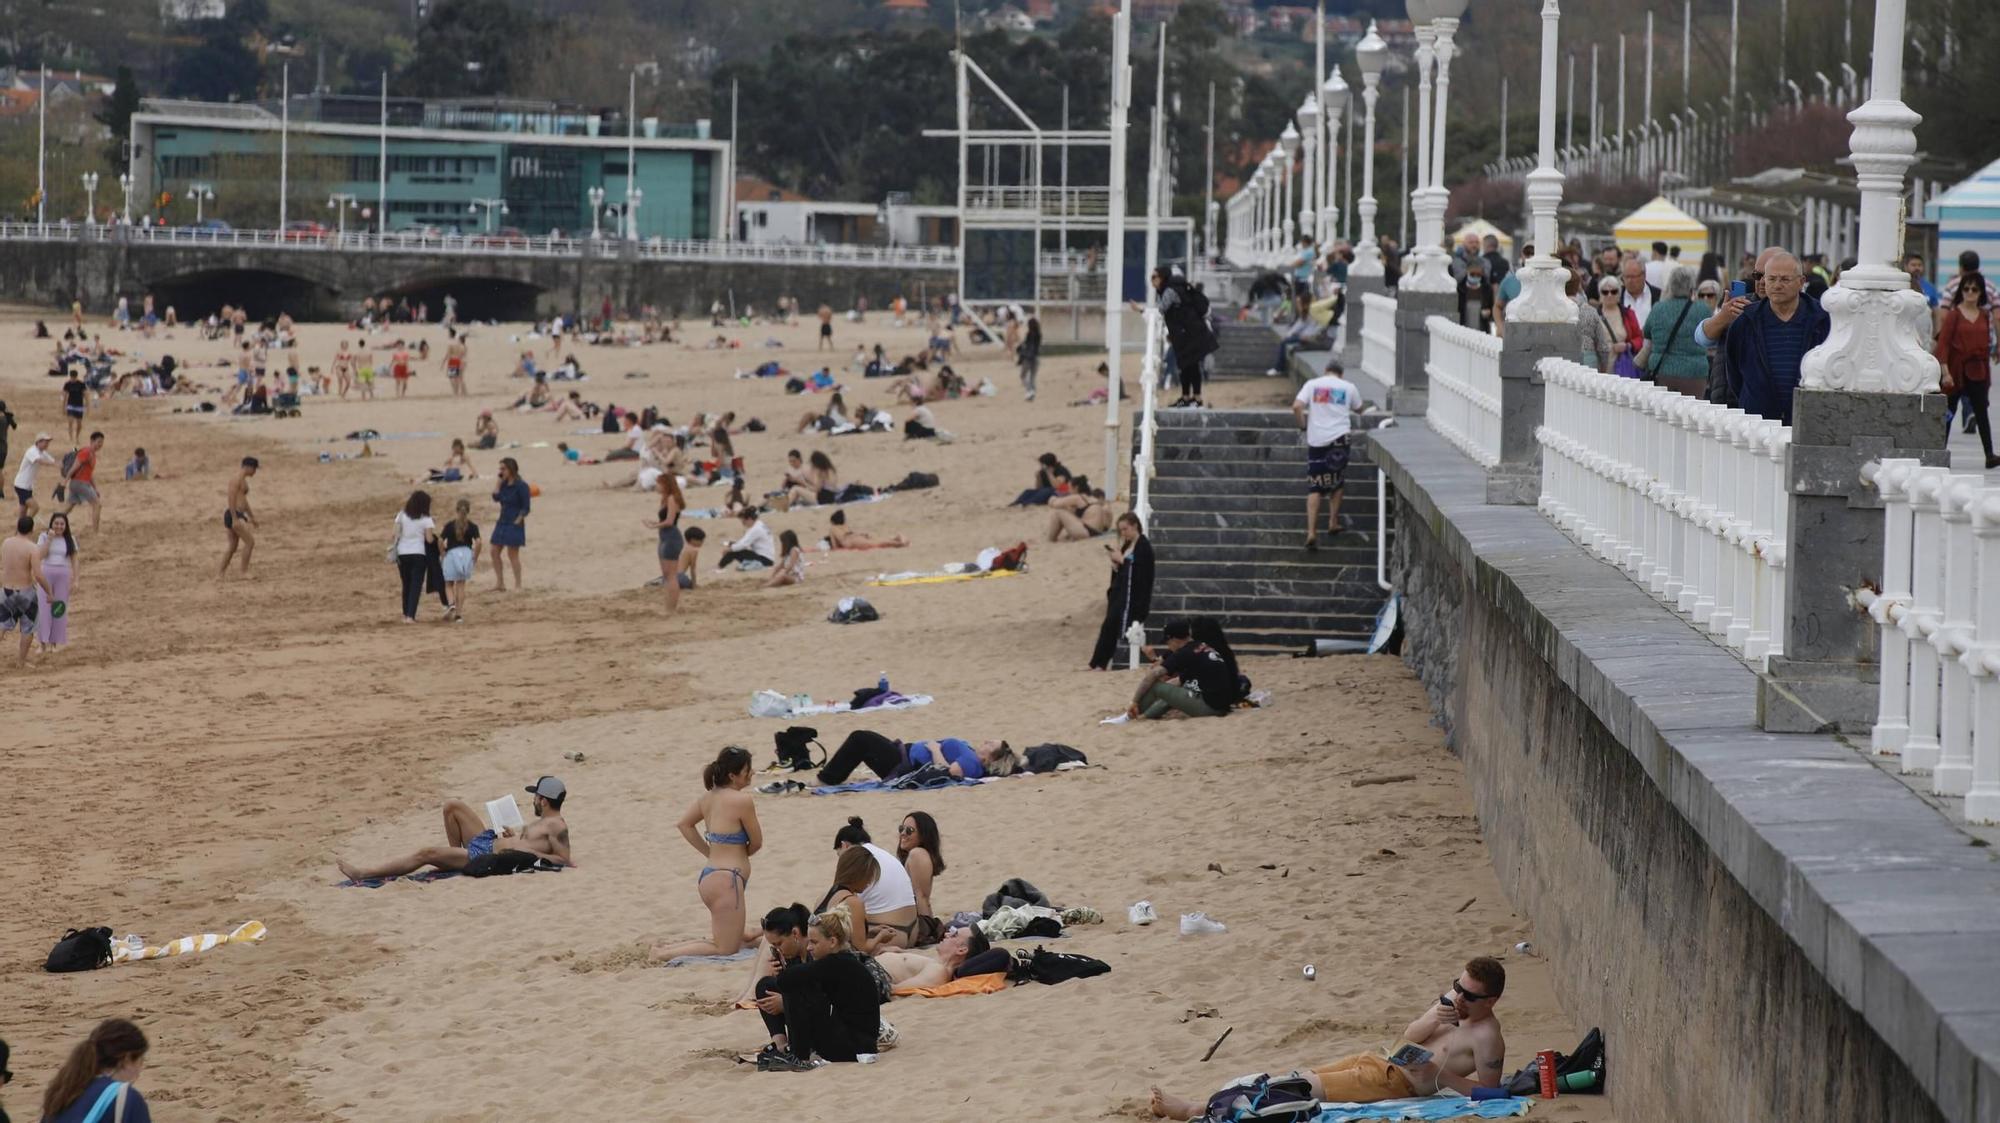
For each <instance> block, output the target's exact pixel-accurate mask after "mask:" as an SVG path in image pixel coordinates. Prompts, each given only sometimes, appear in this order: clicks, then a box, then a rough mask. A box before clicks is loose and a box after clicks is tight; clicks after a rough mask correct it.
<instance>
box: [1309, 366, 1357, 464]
mask: <svg viewBox="0 0 2000 1123" xmlns="http://www.w3.org/2000/svg"><path fill="white" fill-rule="evenodd" d="M1360 400H1361V391H1360V390H1358V389H1356V388H1355V386H1354V383H1352V382H1349V381H1348V380H1346V379H1345V378H1342V377H1340V376H1339V375H1337V374H1322V375H1320V376H1319V377H1318V378H1314V379H1310V380H1308V381H1307V382H1306V384H1305V385H1304V386H1301V387H1299V396H1298V397H1297V398H1294V399H1293V401H1294V402H1295V403H1296V404H1298V405H1302V406H1304V407H1306V443H1307V444H1308V445H1311V446H1312V447H1314V448H1321V447H1323V446H1326V445H1330V444H1332V443H1333V442H1335V441H1337V440H1339V439H1340V438H1342V437H1344V436H1346V435H1347V434H1348V433H1349V432H1351V431H1352V430H1353V428H1354V423H1353V416H1354V403H1356V402H1358V401H1360Z"/></svg>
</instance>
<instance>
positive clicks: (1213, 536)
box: [1147, 513, 1393, 561]
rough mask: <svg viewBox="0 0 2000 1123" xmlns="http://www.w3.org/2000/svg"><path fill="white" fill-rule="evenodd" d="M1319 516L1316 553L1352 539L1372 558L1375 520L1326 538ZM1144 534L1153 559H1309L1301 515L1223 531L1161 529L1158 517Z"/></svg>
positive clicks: (1345, 544) (1356, 522)
mask: <svg viewBox="0 0 2000 1123" xmlns="http://www.w3.org/2000/svg"><path fill="white" fill-rule="evenodd" d="M1320 517H1321V519H1322V521H1321V523H1320V532H1319V534H1320V539H1319V546H1320V548H1319V550H1318V551H1317V552H1318V553H1326V552H1328V551H1329V550H1335V549H1340V550H1344V549H1348V548H1349V543H1348V541H1347V540H1348V539H1350V538H1351V539H1353V540H1354V542H1353V545H1356V546H1359V547H1360V548H1363V549H1365V550H1367V551H1368V553H1369V555H1370V556H1371V557H1372V556H1373V555H1374V552H1375V520H1374V519H1373V518H1372V517H1371V518H1370V519H1369V520H1368V521H1367V522H1366V523H1363V522H1362V521H1361V520H1360V519H1359V518H1358V517H1357V518H1356V519H1355V520H1354V528H1353V529H1352V530H1349V531H1347V532H1346V533H1344V534H1341V535H1340V536H1338V537H1336V538H1329V537H1327V534H1326V523H1325V521H1324V519H1325V516H1324V515H1322V516H1320ZM1147 531H1148V533H1149V534H1150V535H1151V536H1152V538H1153V557H1154V558H1156V559H1167V558H1172V559H1174V560H1180V559H1183V558H1190V559H1193V558H1212V559H1215V560H1217V561H1221V560H1225V559H1237V555H1236V554H1235V553H1234V551H1236V550H1244V549H1257V550H1260V551H1261V550H1267V549H1268V550H1282V551H1284V552H1285V555H1286V556H1287V557H1289V556H1292V555H1297V556H1299V557H1310V556H1311V554H1309V553H1308V552H1307V550H1306V548H1305V545H1304V543H1305V538H1306V520H1305V515H1304V514H1303V513H1300V514H1297V515H1293V516H1290V517H1286V518H1280V519H1274V520H1273V524H1272V525H1270V526H1265V527H1243V526H1234V527H1229V528H1226V529H1223V528H1215V527H1186V526H1162V525H1161V524H1160V520H1159V517H1158V516H1155V517H1154V519H1153V525H1152V526H1150V527H1148V528H1147ZM1392 533H1393V532H1392ZM1240 560H1245V561H1250V560H1257V561H1263V560H1275V559H1272V558H1266V557H1265V556H1264V555H1263V554H1262V553H1259V554H1257V555H1254V556H1250V557H1244V558H1242V559H1240Z"/></svg>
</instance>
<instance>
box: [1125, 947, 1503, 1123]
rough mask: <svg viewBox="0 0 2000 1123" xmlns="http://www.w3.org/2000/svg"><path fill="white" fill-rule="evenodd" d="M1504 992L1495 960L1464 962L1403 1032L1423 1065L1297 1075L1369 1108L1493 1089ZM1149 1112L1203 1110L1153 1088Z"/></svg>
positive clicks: (1346, 1062)
mask: <svg viewBox="0 0 2000 1123" xmlns="http://www.w3.org/2000/svg"><path fill="white" fill-rule="evenodd" d="M1506 988H1507V969H1506V968H1505V967H1502V966H1500V963H1499V961H1498V960H1495V959H1492V958H1489V957H1487V956H1484V955H1482V956H1478V957H1476V958H1474V959H1471V960H1468V961H1466V964H1465V970H1463V971H1461V972H1459V975H1458V978H1457V979H1456V980H1454V981H1453V982H1452V984H1451V989H1450V990H1448V991H1446V992H1445V993H1444V994H1442V995H1440V996H1439V997H1438V1000H1437V1004H1436V1005H1434V1006H1432V1007H1431V1008H1430V1009H1428V1010H1426V1011H1424V1012H1423V1013H1422V1014H1419V1015H1417V1018H1416V1020H1415V1021H1413V1022H1411V1023H1410V1024H1409V1025H1408V1026H1407V1027H1406V1028H1405V1029H1404V1030H1403V1039H1404V1040H1406V1041H1408V1042H1410V1043H1411V1044H1414V1045H1421V1046H1423V1047H1424V1048H1425V1049H1427V1050H1429V1051H1430V1054H1431V1059H1430V1060H1428V1061H1425V1062H1423V1063H1421V1064H1417V1065H1412V1066H1410V1067H1408V1068H1402V1067H1399V1066H1397V1065H1394V1064H1392V1063H1390V1061H1389V1059H1388V1058H1387V1057H1383V1056H1381V1055H1379V1054H1377V1053H1357V1054H1355V1055H1354V1056H1351V1057H1344V1058H1342V1059H1340V1060H1337V1061H1334V1062H1333V1063H1331V1064H1328V1065H1323V1066H1321V1067H1318V1068H1309V1069H1304V1070H1301V1075H1303V1076H1305V1077H1306V1078H1307V1080H1308V1081H1309V1082H1310V1083H1311V1084H1312V1090H1313V1095H1315V1096H1317V1097H1318V1098H1319V1100H1320V1102H1322V1103H1374V1102H1376V1101H1378V1100H1396V1099H1403V1098H1405V1097H1408V1096H1428V1095H1431V1094H1433V1093H1435V1092H1437V1091H1439V1090H1441V1089H1444V1088H1450V1089H1451V1090H1452V1091H1455V1092H1459V1093H1462V1094H1464V1095H1471V1094H1472V1090H1473V1089H1474V1088H1482V1087H1484V1088H1493V1087H1498V1086H1499V1084H1500V1081H1501V1080H1503V1079H1505V1074H1504V1071H1503V1069H1504V1066H1505V1064H1506V1057H1507V1042H1506V1039H1505V1038H1503V1037H1502V1036H1501V1034H1500V1019H1499V1017H1498V1016H1496V1015H1495V1014H1494V1013H1493V1007H1494V1006H1495V1004H1497V1003H1498V1002H1499V1001H1500V992H1501V991H1503V990H1505V989H1506ZM1151 1106H1152V1109H1153V1114H1154V1115H1157V1116H1160V1117H1161V1118H1164V1119H1194V1118H1197V1117H1199V1116H1200V1115H1201V1114H1202V1112H1203V1111H1204V1110H1206V1109H1207V1105H1206V1104H1205V1103H1201V1102H1198V1101H1195V1100H1184V1099H1181V1098H1179V1097H1177V1096H1169V1095H1167V1094H1165V1093H1163V1092H1161V1091H1160V1090H1159V1089H1158V1088H1155V1089H1153V1097H1152V1104H1151Z"/></svg>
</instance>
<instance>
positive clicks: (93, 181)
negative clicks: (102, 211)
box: [83, 172, 97, 226]
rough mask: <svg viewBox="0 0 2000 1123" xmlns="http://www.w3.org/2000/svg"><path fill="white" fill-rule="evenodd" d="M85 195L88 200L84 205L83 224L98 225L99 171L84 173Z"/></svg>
mask: <svg viewBox="0 0 2000 1123" xmlns="http://www.w3.org/2000/svg"><path fill="white" fill-rule="evenodd" d="M83 196H84V198H85V200H87V201H86V202H85V203H84V205H83V206H84V211H83V224H84V225H85V226H95V225H97V173H96V172H85V173H83Z"/></svg>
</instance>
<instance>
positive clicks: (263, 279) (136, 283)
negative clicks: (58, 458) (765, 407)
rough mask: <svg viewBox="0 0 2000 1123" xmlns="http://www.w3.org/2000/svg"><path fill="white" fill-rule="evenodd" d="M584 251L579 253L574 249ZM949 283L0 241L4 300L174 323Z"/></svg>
mask: <svg viewBox="0 0 2000 1123" xmlns="http://www.w3.org/2000/svg"><path fill="white" fill-rule="evenodd" d="M584 248H585V249H587V248H588V247H584ZM956 287H957V270H956V268H955V267H954V266H950V265H930V266H925V265H891V264H877V263H863V262H805V261H798V262H793V261H742V260H736V261H731V260H710V261H699V260H691V261H676V260H662V259H659V258H654V257H641V256H638V255H636V254H633V253H631V252H629V251H628V252H626V253H623V254H618V253H615V252H612V253H606V252H599V251H593V252H581V251H580V252H577V253H569V254H564V253H519V254H514V253H503V252H463V251H459V252H453V251H449V250H441V251H432V252H426V251H423V250H416V249H387V250H375V249H350V248H345V247H342V248H338V249H336V248H333V247H329V246H319V245H308V246H292V245H211V244H186V243H162V242H145V241H120V240H117V239H101V240H100V239H88V240H86V239H76V240H60V239H51V240H43V241H30V240H9V241H5V242H0V300H8V301H15V302H20V303H25V304H30V305H46V306H49V307H51V308H63V309H66V308H67V307H68V306H69V303H70V301H72V300H82V301H83V304H84V307H85V308H86V309H88V310H90V311H92V312H108V311H110V309H111V308H112V307H113V306H114V305H116V304H117V301H118V298H119V297H120V296H126V297H130V298H131V300H132V304H133V306H134V307H135V308H136V307H137V306H138V304H139V298H140V297H141V296H143V295H145V294H147V293H151V294H153V295H154V297H155V298H156V300H157V301H158V303H159V304H160V305H161V306H162V307H164V306H166V305H173V306H175V307H176V308H177V309H178V310H179V311H180V313H181V315H182V316H184V317H185V316H190V315H205V314H207V313H208V312H209V311H211V310H212V309H214V308H215V307H218V306H219V305H221V304H224V303H228V304H234V305H238V306H240V307H244V308H246V309H247V310H248V311H249V312H250V313H251V314H252V315H253V316H264V315H276V314H277V313H278V312H280V311H288V312H290V313H291V314H292V315H293V316H294V317H297V318H300V319H336V318H343V317H347V316H351V315H353V314H354V310H355V308H356V307H357V306H358V305H359V303H360V301H361V299H362V298H363V297H367V296H380V295H383V294H388V295H391V296H399V297H400V296H407V297H409V298H410V300H411V302H412V303H415V302H418V301H424V302H427V303H428V304H429V305H430V306H431V308H432V310H433V315H436V314H437V312H438V311H439V310H440V309H441V307H442V304H443V299H444V296H445V294H446V293H450V294H452V295H453V296H455V297H456V298H457V300H458V304H459V311H460V315H461V316H464V317H466V318H479V319H487V318H493V319H516V320H519V319H529V318H534V317H540V316H547V315H550V314H553V313H556V312H569V311H595V310H596V309H597V308H598V307H599V306H600V305H601V304H602V303H603V302H604V300H606V299H607V298H608V299H609V300H610V301H611V304H612V306H613V307H615V308H619V309H632V308H638V307H641V306H643V305H652V306H653V307H655V308H658V309H659V310H660V311H661V313H662V314H665V315H674V316H682V317H694V316H699V315H702V314H705V313H706V312H707V311H708V309H709V306H710V304H711V303H712V302H714V301H716V300H721V301H723V302H724V304H729V303H730V302H731V301H732V299H733V301H734V304H735V307H737V308H742V307H744V306H746V305H753V306H756V307H760V308H769V307H771V306H772V305H774V304H775V303H776V301H777V298H778V297H779V296H783V295H789V296H795V297H797V298H798V299H799V301H800V303H801V304H803V305H804V306H805V307H807V308H812V307H814V306H816V305H818V304H820V303H822V302H824V303H826V304H829V305H832V306H833V307H835V308H843V309H844V308H851V307H853V306H854V303H855V300H856V298H858V297H864V296H865V297H867V298H868V300H869V302H870V303H871V304H873V305H875V306H876V307H883V306H886V304H887V303H888V301H889V299H890V298H892V297H894V296H896V295H897V294H899V293H900V294H903V295H906V296H908V297H910V298H911V300H913V301H914V300H917V299H918V298H920V297H923V296H936V295H939V294H941V293H946V292H950V291H953V290H954V289H955V288H956Z"/></svg>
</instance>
